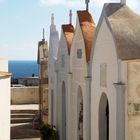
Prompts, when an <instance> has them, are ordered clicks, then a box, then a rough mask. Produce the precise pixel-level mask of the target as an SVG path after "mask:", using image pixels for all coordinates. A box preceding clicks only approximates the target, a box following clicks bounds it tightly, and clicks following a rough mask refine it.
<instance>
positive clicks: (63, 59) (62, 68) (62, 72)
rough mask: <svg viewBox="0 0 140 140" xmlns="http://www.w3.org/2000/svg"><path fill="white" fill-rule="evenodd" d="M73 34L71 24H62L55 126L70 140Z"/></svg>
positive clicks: (63, 137)
mask: <svg viewBox="0 0 140 140" xmlns="http://www.w3.org/2000/svg"><path fill="white" fill-rule="evenodd" d="M73 36H74V27H73V25H72V24H66V25H62V29H61V38H60V43H59V49H58V59H57V65H56V66H57V93H58V94H57V114H58V117H57V128H58V132H59V137H60V139H61V140H70V131H71V127H70V123H71V121H70V120H71V118H70V116H71V110H70V109H71V100H70V89H71V73H70V52H71V44H72V40H73Z"/></svg>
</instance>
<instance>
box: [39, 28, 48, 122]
mask: <svg viewBox="0 0 140 140" xmlns="http://www.w3.org/2000/svg"><path fill="white" fill-rule="evenodd" d="M38 67H39V98H40V101H39V102H40V119H41V121H43V122H44V123H47V122H48V42H47V41H45V39H44V29H43V39H42V41H39V43H38Z"/></svg>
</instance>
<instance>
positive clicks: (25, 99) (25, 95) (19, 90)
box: [11, 86, 39, 104]
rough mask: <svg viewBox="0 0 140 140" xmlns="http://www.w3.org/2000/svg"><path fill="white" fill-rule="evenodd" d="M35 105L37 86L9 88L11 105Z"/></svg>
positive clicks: (37, 98) (37, 93)
mask: <svg viewBox="0 0 140 140" xmlns="http://www.w3.org/2000/svg"><path fill="white" fill-rule="evenodd" d="M37 103H39V88H38V86H32V87H12V88H11V104H37Z"/></svg>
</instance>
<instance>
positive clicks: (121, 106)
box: [114, 83, 125, 140]
mask: <svg viewBox="0 0 140 140" xmlns="http://www.w3.org/2000/svg"><path fill="white" fill-rule="evenodd" d="M114 86H115V88H116V103H117V105H116V107H117V109H116V110H117V112H116V115H117V116H116V121H117V122H116V140H125V84H122V83H115V84H114Z"/></svg>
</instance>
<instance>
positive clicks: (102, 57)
mask: <svg viewBox="0 0 140 140" xmlns="http://www.w3.org/2000/svg"><path fill="white" fill-rule="evenodd" d="M97 30H98V34H96V40H94V41H95V43H94V46H93V48H94V50H93V51H92V52H93V54H92V55H93V60H92V83H91V140H99V131H98V130H99V103H100V98H101V95H102V93H105V94H106V96H107V98H108V102H109V139H110V140H118V139H117V135H116V123H118V122H117V114H116V111H117V110H116V109H117V108H116V107H117V106H116V104H117V101H116V99H117V98H116V89H115V86H114V83H118V60H117V54H116V48H115V43H114V39H113V37H112V34H111V32H110V30H109V28H108V26H107V23H106V21H105V19H104V18H102V19H100V22H99V25H98V27H97ZM101 64H106V66H107V72H106V74H105V73H104V74H105V75H106V86H104V87H103V86H100V65H101ZM104 74H103V75H104ZM102 140H105V138H104V137H102Z"/></svg>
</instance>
